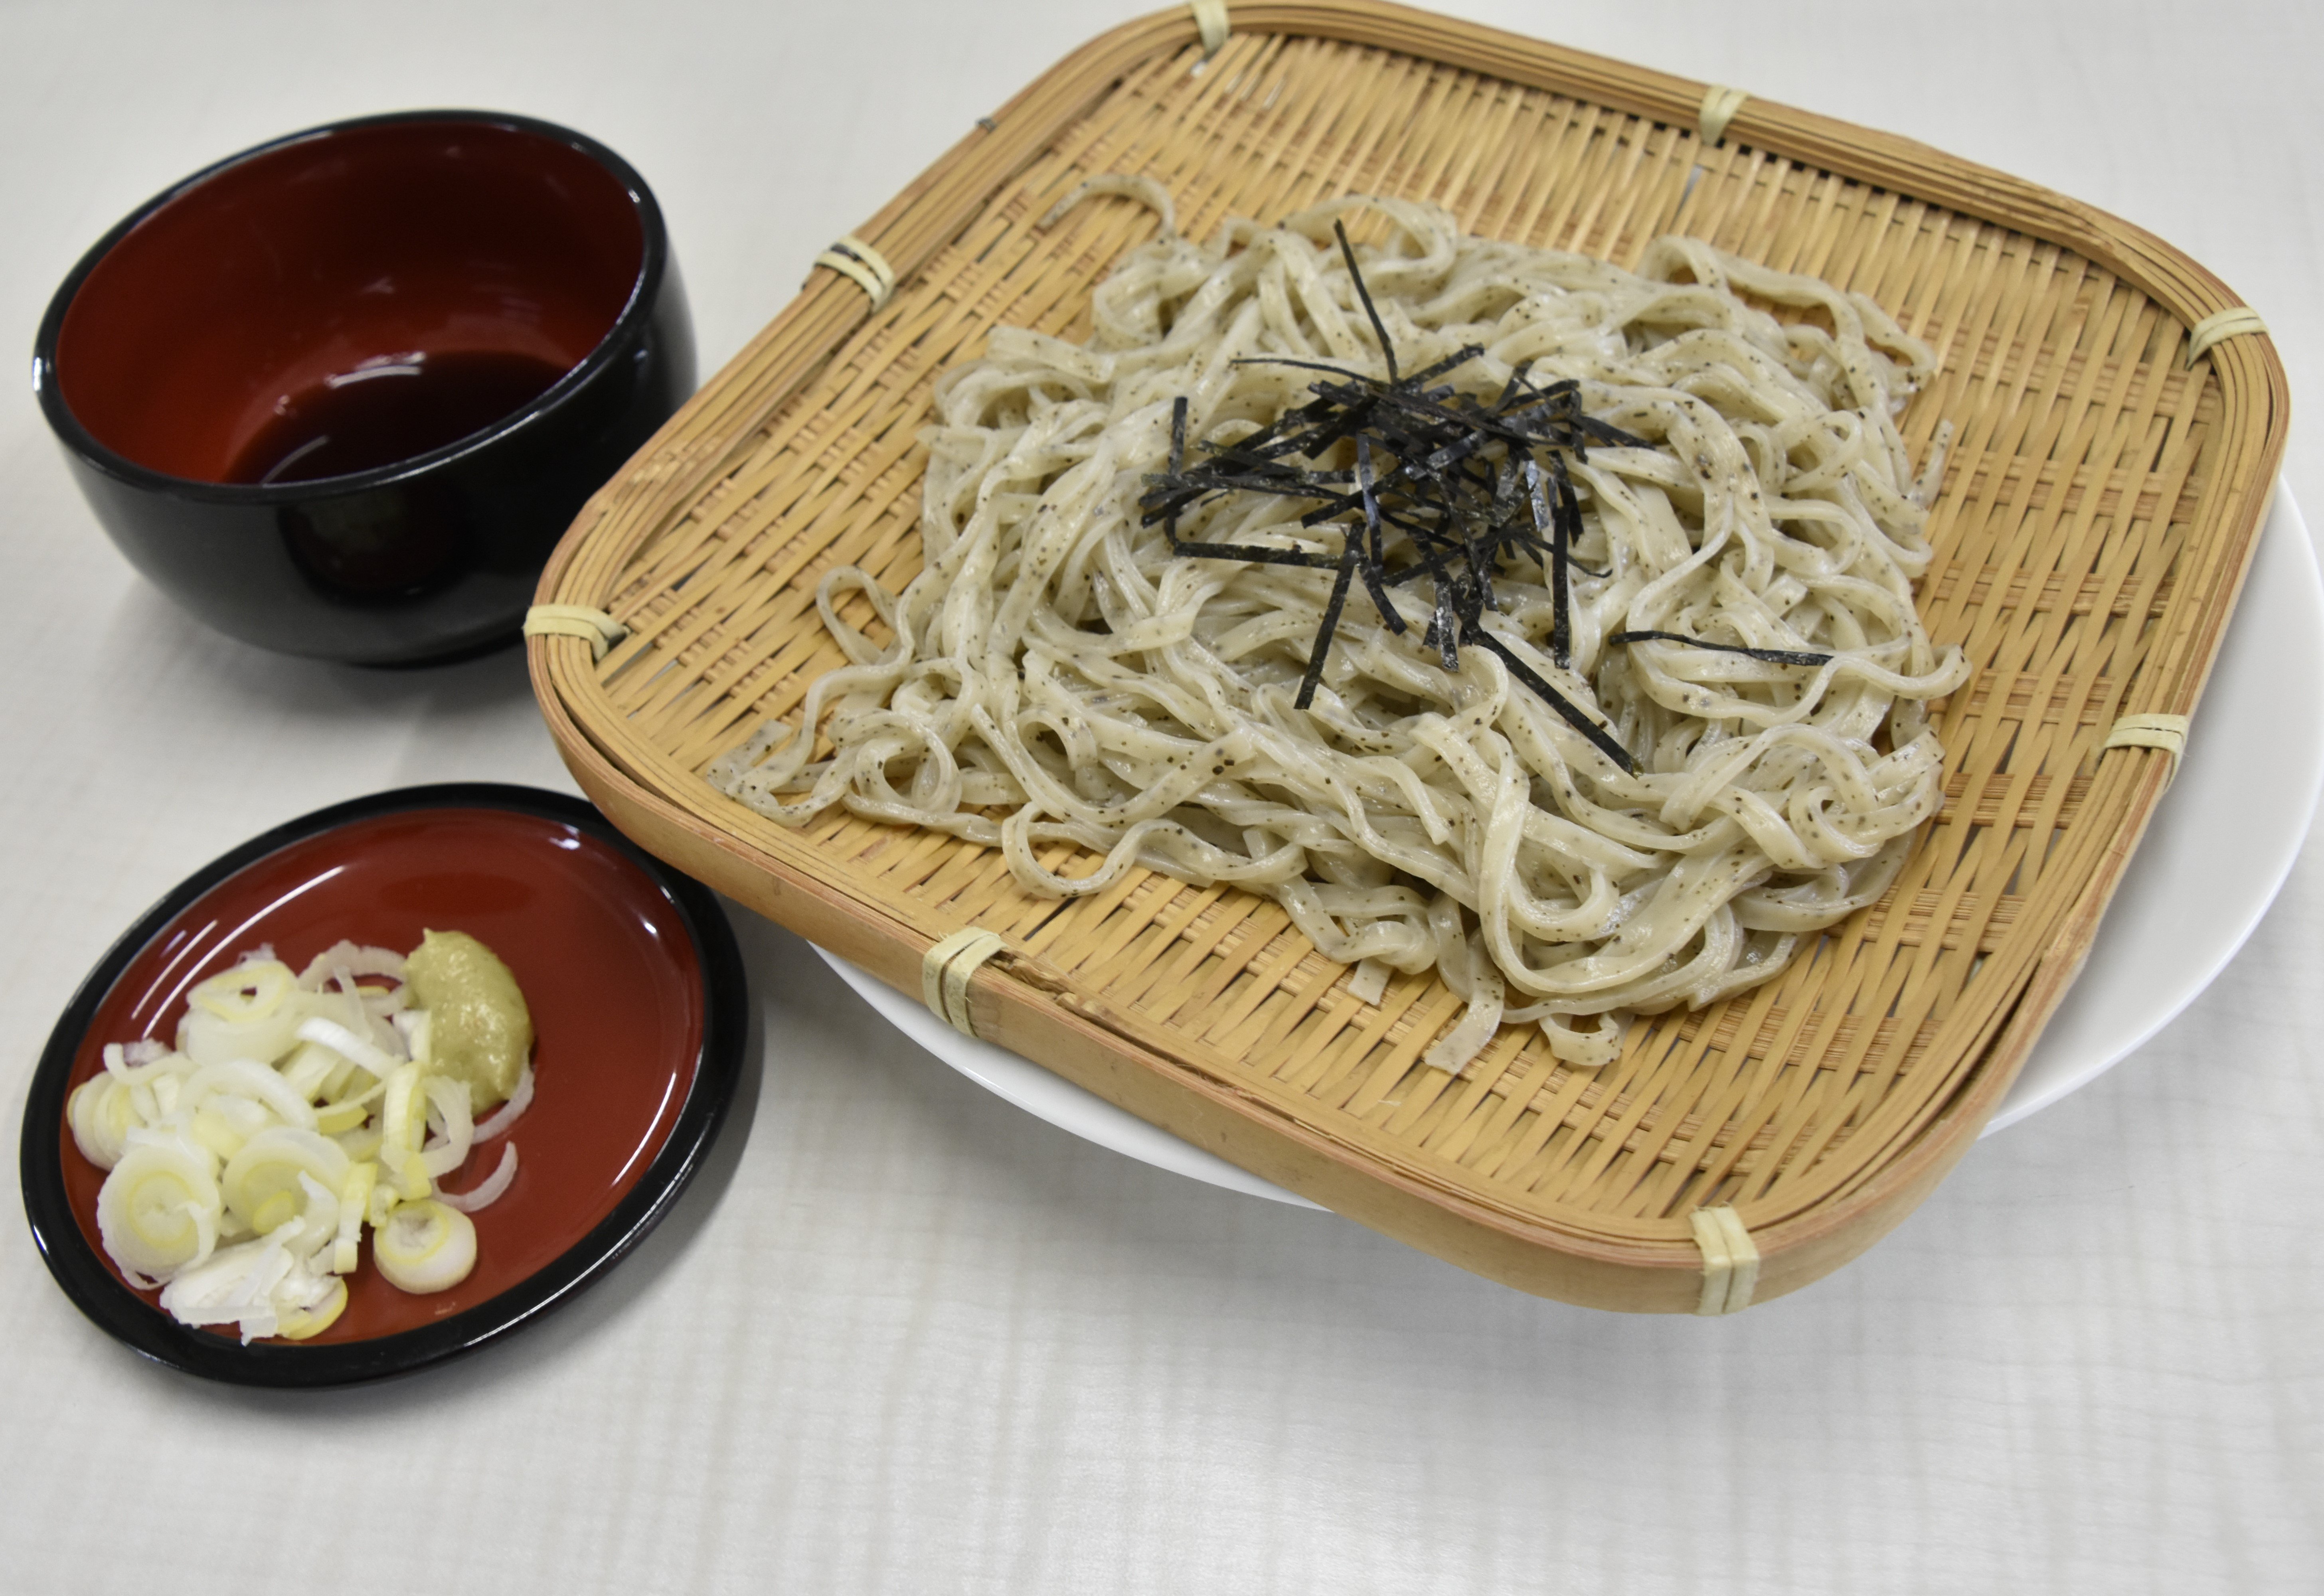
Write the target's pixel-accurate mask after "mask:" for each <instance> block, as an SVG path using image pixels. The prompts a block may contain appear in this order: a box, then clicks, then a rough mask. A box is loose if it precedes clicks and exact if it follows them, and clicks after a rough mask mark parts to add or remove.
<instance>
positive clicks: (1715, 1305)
mask: <svg viewBox="0 0 2324 1596" xmlns="http://www.w3.org/2000/svg"><path fill="white" fill-rule="evenodd" d="M1686 1217H1687V1222H1688V1223H1690V1224H1692V1226H1693V1227H1694V1244H1695V1245H1696V1246H1698V1247H1700V1248H1701V1249H1702V1300H1701V1302H1698V1303H1697V1304H1695V1306H1694V1311H1695V1313H1696V1315H1698V1316H1701V1317H1706V1318H1707V1317H1710V1316H1711V1315H1717V1314H1739V1313H1741V1312H1742V1311H1743V1310H1744V1309H1745V1308H1748V1307H1749V1306H1750V1305H1751V1293H1752V1291H1753V1290H1754V1289H1756V1288H1757V1286H1758V1284H1759V1249H1758V1247H1757V1244H1756V1243H1754V1242H1753V1241H1752V1240H1751V1232H1749V1231H1747V1230H1745V1229H1744V1228H1743V1221H1742V1219H1741V1218H1740V1217H1738V1215H1737V1213H1736V1212H1735V1209H1734V1207H1733V1205H1732V1204H1726V1203H1722V1204H1720V1205H1719V1206H1718V1207H1716V1208H1698V1209H1696V1210H1695V1211H1694V1212H1693V1213H1690V1214H1688V1215H1687V1216H1686Z"/></svg>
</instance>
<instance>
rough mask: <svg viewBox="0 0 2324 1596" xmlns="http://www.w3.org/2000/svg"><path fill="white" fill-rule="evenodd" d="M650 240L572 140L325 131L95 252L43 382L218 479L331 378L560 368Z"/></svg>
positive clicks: (575, 358)
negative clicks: (457, 362)
mask: <svg viewBox="0 0 2324 1596" xmlns="http://www.w3.org/2000/svg"><path fill="white" fill-rule="evenodd" d="M644 252H645V235H644V230H643V228H642V227H641V225H640V222H639V219H638V215H637V209H636V207H635V205H634V204H633V203H632V199H631V197H630V194H629V191H628V190H627V189H625V188H624V187H623V186H622V183H621V182H620V181H619V180H617V179H616V178H615V177H614V176H613V174H612V173H611V172H609V171H606V170H605V169H604V167H603V166H600V165H599V164H598V163H597V162H596V161H593V160H591V159H590V158H589V157H588V156H587V155H586V154H585V153H583V152H581V151H579V150H576V149H574V148H572V147H571V146H569V145H567V144H563V143H557V142H555V141H554V140H551V139H548V138H544V137H540V136H539V135H537V134H530V133H527V132H523V131H521V130H518V129H515V128H510V127H503V126H496V125H491V124H487V123H479V122H468V121H416V122H392V123H384V124H375V125H368V126H357V127H351V128H345V129H341V130H338V131H336V132H328V133H319V134H314V135H312V136H309V137H307V138H303V139H300V140H298V141H297V142H295V143H289V144H285V145H282V146H281V147H279V148H276V149H272V150H269V151H266V152H263V153H260V154H256V155H253V156H250V157H248V158H247V159H244V160H242V161H236V162H235V163H234V164H233V165H231V166H228V167H226V168H225V169H224V170H222V171H217V172H216V173H214V174H212V175H211V176H209V177H208V178H205V179H203V180H200V181H199V182H198V183H195V184H194V185H192V186H191V187H189V188H188V189H184V190H182V191H180V193H178V194H177V195H175V196H173V197H172V198H171V199H169V200H168V201H167V202H166V203H165V204H163V205H162V206H161V208H158V209H157V210H155V211H154V212H153V214H152V215H151V216H149V217H146V218H145V219H144V220H143V221H142V222H140V223H138V225H137V226H135V227H134V228H133V229H131V230H130V232H129V233H128V234H127V235H125V236H124V237H123V238H122V239H121V240H120V242H118V243H117V244H115V245H114V246H113V248H112V249H111V250H109V251H107V252H106V255H105V257H104V259H102V260H101V261H99V262H98V263H97V265H96V266H95V267H94V268H93V269H92V270H91V271H90V272H89V273H88V277H87V278H86V279H85V280H84V281H82V283H81V286H80V289H79V291H78V292H77V293H76V294H75V295H74V297H73V301H72V304H71V307H70V308H69V309H68V310H67V311H66V313H65V318H64V321H63V324H62V327H61V328H60V333H59V337H58V340H57V354H56V367H57V383H58V388H59V392H60V395H61V397H62V398H63V400H64V401H65V403H66V405H67V407H68V408H69V409H70V410H71V411H72V413H73V415H74V417H75V418H76V419H78V420H79V422H80V424H81V425H82V426H83V427H85V428H87V429H88V431H89V433H90V434H91V435H92V436H93V437H95V438H97V441H98V442H99V443H101V444H103V445H105V446H106V447H107V448H110V449H112V450H113V451H114V452H115V454H118V455H121V456H123V457H125V458H127V459H129V460H132V461H134V462H135V463H136V464H137V465H140V466H145V467H146V468H148V469H149V470H152V471H158V472H161V473H164V474H166V475H171V476H180V477H189V478H191V479H193V480H196V481H199V482H224V481H228V480H231V479H232V478H231V473H232V471H233V468H234V467H235V463H236V462H237V460H238V459H240V458H241V457H243V456H244V453H245V452H246V451H247V449H248V448H249V446H250V445H251V443H252V440H253V439H254V438H257V437H258V435H259V434H260V432H261V431H262V430H263V429H266V428H267V427H268V426H269V425H270V424H271V423H273V422H275V421H276V420H278V418H280V417H281V415H282V414H283V413H285V412H286V411H288V410H289V409H291V407H292V406H293V405H294V404H295V403H298V402H301V401H309V402H311V400H312V398H313V396H315V395H317V394H318V393H324V392H329V391H330V383H331V379H333V378H335V377H337V378H341V379H345V378H346V377H347V376H348V375H349V374H364V373H366V372H371V371H376V370H378V369H380V368H382V367H392V366H395V365H397V364H402V365H404V366H410V365H411V364H414V363H413V362H412V361H411V358H410V357H411V356H413V355H420V356H423V357H425V356H450V357H455V358H457V357H463V356H484V357H488V358H489V357H503V358H505V359H514V360H521V361H525V362H529V363H539V364H545V365H546V366H548V367H549V368H552V369H553V370H554V371H555V372H558V373H562V372H564V371H567V370H569V369H571V368H572V367H573V366H575V365H576V364H579V363H580V362H581V361H582V360H584V359H585V358H586V357H587V355H588V354H589V352H590V351H591V350H592V349H594V348H595V347H596V346H597V345H598V344H599V343H600V342H601V341H602V340H603V339H604V337H605V335H606V334H607V333H608V332H610V331H612V330H613V324H614V322H615V321H616V320H617V319H619V318H620V316H621V313H622V307H623V306H624V305H626V304H627V303H628V301H629V299H630V295H631V291H632V289H633V288H634V286H635V285H636V282H637V279H638V274H639V272H640V269H641V265H642V263H643V260H644ZM495 419H497V418H495ZM486 424H487V425H489V424H490V423H489V422H487V423H486ZM447 441H448V440H447Z"/></svg>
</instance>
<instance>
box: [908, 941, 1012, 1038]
mask: <svg viewBox="0 0 2324 1596" xmlns="http://www.w3.org/2000/svg"><path fill="white" fill-rule="evenodd" d="M1003 946H1006V945H1005V944H1004V943H1002V941H1001V938H1000V936H998V935H996V934H995V933H993V932H991V931H979V930H976V929H974V928H973V927H972V928H970V929H969V930H966V931H954V933H953V934H952V935H951V936H947V937H945V939H944V940H943V941H941V942H939V943H937V944H936V946H934V947H932V948H930V949H928V951H927V955H926V956H924V957H923V958H922V959H921V960H920V1001H922V1002H924V1003H926V1004H927V1006H928V1012H929V1013H931V1014H933V1015H935V1016H936V1018H937V1019H941V1020H943V1021H944V1022H945V1024H946V1025H949V1026H950V1027H952V1028H953V1029H954V1030H956V1031H958V1032H959V1033H960V1034H961V1035H962V1036H964V1037H973V1036H974V1035H976V1028H975V1027H974V1026H973V1025H971V1024H970V1023H969V1019H968V982H969V977H971V976H973V975H974V974H975V973H977V971H978V970H979V969H980V968H982V966H983V964H984V961H985V960H987V959H989V958H991V956H992V955H994V954H997V953H999V952H1000V951H1001V948H1002V947H1003Z"/></svg>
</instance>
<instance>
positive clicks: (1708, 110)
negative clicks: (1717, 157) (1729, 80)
mask: <svg viewBox="0 0 2324 1596" xmlns="http://www.w3.org/2000/svg"><path fill="white" fill-rule="evenodd" d="M1750 97H1751V95H1750V91H1749V90H1748V89H1741V88H1728V87H1727V86H1726V85H1725V84H1723V83H1714V84H1712V85H1711V87H1710V88H1707V89H1705V90H1704V91H1703V94H1702V110H1701V114H1700V115H1697V117H1696V118H1695V127H1696V130H1697V131H1698V132H1700V133H1701V134H1702V142H1703V143H1705V144H1715V143H1718V142H1719V141H1720V140H1721V139H1723V138H1725V137H1726V136H1727V125H1728V124H1729V123H1730V122H1732V121H1734V120H1735V113H1736V112H1738V111H1739V110H1741V109H1742V108H1743V102H1744V101H1745V100H1748V99H1749V98H1750Z"/></svg>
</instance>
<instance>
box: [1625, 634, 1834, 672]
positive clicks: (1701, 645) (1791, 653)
mask: <svg viewBox="0 0 2324 1596" xmlns="http://www.w3.org/2000/svg"><path fill="white" fill-rule="evenodd" d="M1634 642H1665V643H1684V644H1686V645H1687V647H1689V648H1692V649H1711V650H1716V651H1717V652H1719V653H1721V654H1742V655H1745V656H1746V657H1748V658H1749V659H1753V660H1766V662H1767V663H1768V664H1770V665H1829V664H1831V662H1832V660H1834V659H1836V658H1838V656H1836V655H1832V654H1811V653H1808V652H1806V651H1804V650H1797V649H1747V648H1745V647H1744V646H1743V645H1742V644H1740V643H1711V642H1705V641H1702V640H1701V638H1699V637H1683V636H1681V635H1680V634H1679V633H1677V632H1616V633H1615V634H1614V635H1613V636H1611V637H1609V638H1608V639H1607V640H1606V646H1607V647H1608V648H1617V647H1619V646H1621V645H1623V644H1625V643H1634Z"/></svg>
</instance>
